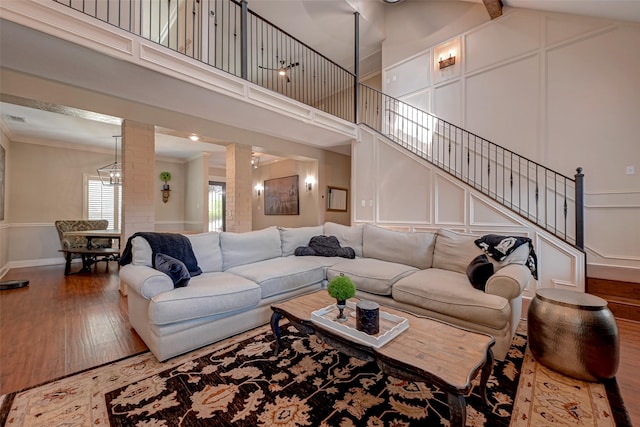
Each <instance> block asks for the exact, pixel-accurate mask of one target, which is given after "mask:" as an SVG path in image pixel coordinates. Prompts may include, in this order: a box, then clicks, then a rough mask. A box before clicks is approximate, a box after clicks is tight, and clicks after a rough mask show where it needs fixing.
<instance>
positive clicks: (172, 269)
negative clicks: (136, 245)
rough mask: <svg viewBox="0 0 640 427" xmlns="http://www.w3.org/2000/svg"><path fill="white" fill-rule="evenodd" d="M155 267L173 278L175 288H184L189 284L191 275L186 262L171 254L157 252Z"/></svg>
mask: <svg viewBox="0 0 640 427" xmlns="http://www.w3.org/2000/svg"><path fill="white" fill-rule="evenodd" d="M155 269H156V270H158V271H161V272H163V273H164V274H166V275H167V276H169V277H170V278H171V280H172V281H173V287H174V288H183V287H185V286H187V285H188V284H189V280H190V279H191V275H190V274H189V270H188V269H187V266H186V265H184V262H182V261H180V260H179V259H175V258H174V257H171V256H169V255H165V254H161V253H157V254H156V257H155Z"/></svg>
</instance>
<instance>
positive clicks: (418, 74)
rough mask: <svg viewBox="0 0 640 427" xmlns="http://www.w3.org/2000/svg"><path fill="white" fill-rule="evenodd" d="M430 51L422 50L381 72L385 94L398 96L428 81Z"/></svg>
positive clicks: (421, 86) (423, 85) (417, 88)
mask: <svg viewBox="0 0 640 427" xmlns="http://www.w3.org/2000/svg"><path fill="white" fill-rule="evenodd" d="M430 53H431V52H430V51H427V52H423V53H421V54H420V55H418V56H415V57H413V58H411V59H409V60H407V61H405V62H403V63H400V64H398V65H396V66H395V67H393V68H389V69H387V70H385V71H384V72H383V75H382V78H383V79H384V81H385V84H386V86H385V87H386V92H385V93H386V94H387V95H389V96H393V97H394V98H398V97H400V96H402V95H405V94H408V93H411V92H415V91H416V90H419V89H422V88H423V87H425V85H429V83H430V78H429V77H430V76H429V70H430V68H431V67H430V66H429V64H430V61H429V58H430Z"/></svg>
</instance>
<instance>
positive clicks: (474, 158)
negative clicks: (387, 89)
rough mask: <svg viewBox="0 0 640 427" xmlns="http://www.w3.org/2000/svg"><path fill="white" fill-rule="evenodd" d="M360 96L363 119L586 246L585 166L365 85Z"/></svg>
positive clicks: (561, 235)
mask: <svg viewBox="0 0 640 427" xmlns="http://www.w3.org/2000/svg"><path fill="white" fill-rule="evenodd" d="M358 102H359V104H360V117H359V123H360V124H364V125H367V126H368V127H370V128H372V129H374V130H375V131H377V132H379V133H380V134H382V135H384V136H386V137H387V138H389V139H391V140H392V141H394V142H395V143H396V144H398V145H400V146H402V147H404V148H405V149H407V150H409V151H410V152H412V153H414V154H415V155H417V156H419V157H421V158H422V159H424V160H427V161H428V162H430V163H431V164H433V165H435V166H437V167H438V168H440V169H442V170H444V171H446V172H448V173H449V174H451V175H453V176H454V177H456V178H458V179H459V180H461V181H463V182H465V183H467V184H469V185H470V186H472V187H473V188H475V189H476V190H478V191H480V192H481V193H483V194H485V195H486V196H488V197H490V198H491V199H493V200H495V201H496V202H498V203H500V204H501V205H503V206H505V207H507V208H509V209H510V210H511V211H513V212H515V213H517V214H518V215H520V216H521V217H523V218H525V219H527V220H528V221H530V222H532V223H534V224H536V225H538V226H539V227H542V228H544V229H545V230H547V231H548V232H550V233H552V234H553V235H555V236H556V237H559V238H560V239H562V240H564V241H566V242H568V243H570V244H572V245H574V246H576V247H578V248H580V249H583V248H584V235H583V178H584V175H583V174H582V168H578V169H577V174H576V175H575V178H570V177H567V176H565V175H563V174H561V173H558V172H555V171H553V170H551V169H549V168H547V167H545V166H543V165H541V164H539V163H537V162H534V161H532V160H529V159H527V158H525V157H523V156H521V155H519V154H517V153H514V152H513V151H511V150H508V149H506V148H504V147H501V146H499V145H497V144H494V143H493V142H491V141H488V140H486V139H484V138H482V137H480V136H478V135H476V134H474V133H471V132H469V131H466V130H464V129H462V128H460V127H458V126H456V125H454V124H452V123H449V122H447V121H446V120H442V119H440V118H438V117H436V116H434V115H433V114H430V113H427V112H425V111H422V110H420V109H418V108H416V107H413V106H411V105H409V104H407V103H405V102H402V101H400V100H398V99H396V98H392V97H390V96H388V95H385V94H384V93H382V92H380V91H378V90H376V89H373V88H370V87H368V86H365V85H360V99H359V100H358Z"/></svg>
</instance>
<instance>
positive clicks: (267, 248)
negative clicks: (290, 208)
mask: <svg viewBox="0 0 640 427" xmlns="http://www.w3.org/2000/svg"><path fill="white" fill-rule="evenodd" d="M220 248H221V250H222V263H223V270H224V271H227V270H228V269H230V268H232V267H235V266H237V265H244V264H251V263H254V262H258V261H264V260H265V259H271V258H276V257H281V256H282V247H281V245H280V232H279V231H278V229H277V228H276V227H268V228H265V229H262V230H257V231H249V232H246V233H232V232H229V231H225V232H222V233H220Z"/></svg>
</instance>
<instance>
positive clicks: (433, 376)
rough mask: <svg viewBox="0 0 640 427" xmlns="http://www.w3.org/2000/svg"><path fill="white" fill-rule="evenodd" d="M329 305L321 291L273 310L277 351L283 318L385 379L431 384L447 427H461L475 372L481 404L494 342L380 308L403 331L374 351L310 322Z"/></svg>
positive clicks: (485, 401) (431, 321)
mask: <svg viewBox="0 0 640 427" xmlns="http://www.w3.org/2000/svg"><path fill="white" fill-rule="evenodd" d="M333 303H335V299H333V298H331V297H330V296H329V295H328V294H327V292H326V291H318V292H315V293H312V294H307V295H303V296H299V297H296V298H293V299H290V300H288V301H284V302H281V303H277V304H273V305H272V306H271V309H272V310H273V314H272V315H271V329H272V331H273V333H274V335H275V336H276V339H277V348H276V351H279V350H280V347H281V340H280V336H281V335H280V324H279V323H280V320H281V319H282V318H283V317H284V318H286V319H287V320H289V322H291V324H293V325H294V326H295V327H296V328H297V329H298V330H300V331H301V332H302V333H305V334H309V335H312V334H314V335H317V336H318V337H319V338H321V339H322V340H324V341H325V342H327V344H329V345H331V346H332V347H334V348H336V349H337V350H339V351H341V352H343V353H345V354H347V355H349V356H354V357H357V358H359V359H363V360H367V361H375V362H376V363H377V364H378V366H379V367H380V369H381V370H382V371H383V372H385V373H386V374H388V375H391V376H394V377H396V378H401V379H406V380H409V381H419V382H424V383H427V384H435V385H437V386H438V387H440V388H442V389H443V390H445V391H446V392H447V398H448V403H449V410H450V413H451V415H450V417H449V420H450V423H451V426H464V425H465V422H466V418H467V417H466V402H465V398H464V395H465V394H467V393H468V392H469V391H470V390H471V381H472V380H473V379H474V378H475V377H476V375H477V374H478V372H480V371H482V373H481V377H480V396H481V397H482V399H483V401H484V403H485V404H487V395H486V392H487V380H488V379H489V375H490V374H491V370H492V368H493V361H494V359H493V352H492V351H491V347H492V346H493V345H494V343H495V339H494V338H493V337H492V336H490V335H486V334H481V333H476V332H471V331H468V330H466V329H462V328H458V327H456V326H453V325H450V324H447V323H444V322H440V321H438V320H434V319H429V318H426V317H418V316H414V315H412V314H409V313H406V312H403V311H399V310H394V309H392V308H388V307H383V306H380V310H381V311H386V312H388V313H391V314H395V315H397V316H400V317H404V318H406V319H408V320H409V329H407V330H406V331H404V332H402V333H400V335H398V336H397V337H396V338H394V339H393V340H392V341H390V342H389V343H387V344H385V345H384V346H382V347H380V348H375V347H371V346H368V345H366V344H361V343H359V342H356V341H354V340H352V339H351V338H350V337H349V336H348V335H346V334H342V333H340V332H338V331H335V330H332V329H331V328H327V327H324V326H323V325H321V324H318V323H315V322H312V321H311V313H312V312H313V311H315V310H319V309H321V308H324V307H327V306H329V305H331V304H333Z"/></svg>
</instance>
